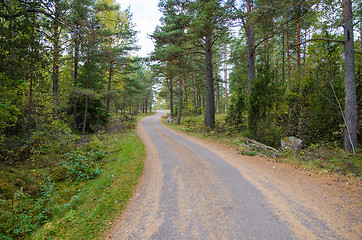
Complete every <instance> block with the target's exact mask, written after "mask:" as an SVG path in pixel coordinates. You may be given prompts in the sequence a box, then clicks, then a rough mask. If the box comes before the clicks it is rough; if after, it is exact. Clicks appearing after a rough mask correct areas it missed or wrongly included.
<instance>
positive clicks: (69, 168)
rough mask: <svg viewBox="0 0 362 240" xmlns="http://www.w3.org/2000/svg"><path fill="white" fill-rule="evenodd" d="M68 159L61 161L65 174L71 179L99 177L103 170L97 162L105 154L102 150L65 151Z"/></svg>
mask: <svg viewBox="0 0 362 240" xmlns="http://www.w3.org/2000/svg"><path fill="white" fill-rule="evenodd" d="M65 156H66V157H67V159H66V160H65V161H61V162H60V165H61V166H62V167H64V168H65V174H66V176H67V179H69V180H88V179H93V178H95V177H97V176H98V175H99V174H100V173H101V172H102V170H101V168H100V166H99V165H98V164H97V162H96V161H97V160H99V159H100V158H101V157H102V156H103V152H102V151H93V150H91V151H89V152H86V153H84V154H83V153H81V152H78V151H74V152H70V153H65Z"/></svg>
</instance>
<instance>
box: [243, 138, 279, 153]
mask: <svg viewBox="0 0 362 240" xmlns="http://www.w3.org/2000/svg"><path fill="white" fill-rule="evenodd" d="M244 140H245V141H246V142H247V143H248V144H251V145H254V146H256V147H259V148H263V149H267V150H271V151H274V152H277V153H278V152H279V151H278V150H276V149H275V148H273V147H269V146H267V145H265V144H262V143H260V142H257V141H255V140H252V139H249V138H247V137H244Z"/></svg>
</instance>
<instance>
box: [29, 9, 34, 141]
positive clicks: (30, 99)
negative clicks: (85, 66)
mask: <svg viewBox="0 0 362 240" xmlns="http://www.w3.org/2000/svg"><path fill="white" fill-rule="evenodd" d="M32 19H33V20H32V21H33V25H32V30H31V45H30V48H31V49H30V66H29V71H30V78H29V107H28V122H27V134H28V138H29V137H30V131H31V125H32V122H33V119H32V118H33V117H32V115H33V83H34V73H35V69H34V53H35V46H34V44H35V13H33V18H32Z"/></svg>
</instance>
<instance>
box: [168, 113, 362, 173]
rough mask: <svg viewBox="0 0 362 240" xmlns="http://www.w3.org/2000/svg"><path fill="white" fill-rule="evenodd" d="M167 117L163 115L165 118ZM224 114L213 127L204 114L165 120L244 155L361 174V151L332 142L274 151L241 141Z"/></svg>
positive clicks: (187, 131)
mask: <svg viewBox="0 0 362 240" xmlns="http://www.w3.org/2000/svg"><path fill="white" fill-rule="evenodd" d="M166 117H167V116H165V118H166ZM225 117H226V114H216V117H215V118H216V124H215V128H214V129H213V130H210V129H208V128H206V127H205V126H204V124H203V116H196V117H195V116H185V117H183V118H182V121H181V124H180V125H177V124H176V123H175V122H173V123H164V124H165V125H167V126H169V127H172V128H174V129H176V130H179V131H183V132H185V133H187V134H189V135H192V136H195V137H199V138H204V139H209V140H212V141H217V142H221V143H225V144H229V145H233V146H235V147H236V148H237V151H238V153H239V154H242V155H247V156H268V157H273V158H276V159H277V160H278V161H282V162H288V163H292V164H296V165H298V166H300V167H302V168H306V169H312V170H316V171H322V172H330V173H337V174H342V175H351V176H354V177H356V178H361V177H362V151H361V150H359V151H358V152H357V153H356V154H355V155H353V154H348V153H346V152H344V151H343V149H342V148H341V146H339V145H338V144H337V143H335V142H330V143H319V144H311V145H310V146H305V147H304V148H303V149H300V150H298V151H291V150H289V151H284V152H283V151H281V150H279V153H278V154H275V152H273V151H268V150H265V149H259V148H254V147H250V146H247V145H245V144H243V137H244V136H246V135H247V133H246V132H243V131H242V130H241V131H240V130H239V131H236V130H235V129H232V128H229V127H228V125H227V124H226V122H225Z"/></svg>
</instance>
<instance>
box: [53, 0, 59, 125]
mask: <svg viewBox="0 0 362 240" xmlns="http://www.w3.org/2000/svg"><path fill="white" fill-rule="evenodd" d="M58 5H59V1H55V14H54V16H55V18H56V19H58V18H59V10H58V8H59V6H58ZM53 31H54V32H53V36H54V39H53V41H54V42H53V99H54V104H55V105H54V109H53V114H54V119H58V117H59V55H60V54H59V53H60V47H59V38H60V30H59V24H58V22H56V21H53Z"/></svg>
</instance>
